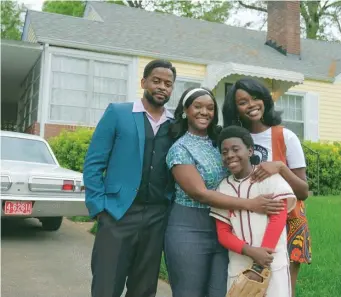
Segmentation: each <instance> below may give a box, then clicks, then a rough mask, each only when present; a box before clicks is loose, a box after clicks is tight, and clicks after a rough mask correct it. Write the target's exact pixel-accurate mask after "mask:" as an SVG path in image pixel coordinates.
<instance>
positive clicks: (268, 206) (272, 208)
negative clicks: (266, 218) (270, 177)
mask: <svg viewBox="0 0 341 297" xmlns="http://www.w3.org/2000/svg"><path fill="white" fill-rule="evenodd" d="M244 201H245V202H244V203H245V205H246V203H247V210H249V211H252V212H255V213H260V214H266V215H277V214H279V213H280V212H281V211H282V210H284V209H285V205H284V202H283V201H282V200H273V194H267V195H259V196H257V197H256V198H254V199H244Z"/></svg>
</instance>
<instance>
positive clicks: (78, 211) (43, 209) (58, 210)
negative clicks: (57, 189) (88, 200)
mask: <svg viewBox="0 0 341 297" xmlns="http://www.w3.org/2000/svg"><path fill="white" fill-rule="evenodd" d="M6 201H32V213H31V214H30V215H16V214H5V212H4V207H5V202H6ZM1 206H2V207H1V216H2V217H27V218H38V217H59V216H62V217H64V216H65V217H68V216H88V215H89V212H88V209H87V208H86V206H85V199H84V198H64V197H63V198H62V197H55V198H53V197H52V198H51V197H50V198H40V197H27V196H25V197H16V196H7V195H6V196H1Z"/></svg>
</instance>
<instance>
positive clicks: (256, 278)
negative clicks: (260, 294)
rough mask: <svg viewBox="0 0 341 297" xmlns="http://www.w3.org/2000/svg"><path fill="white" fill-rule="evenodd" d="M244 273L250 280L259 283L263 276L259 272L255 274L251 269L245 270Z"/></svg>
mask: <svg viewBox="0 0 341 297" xmlns="http://www.w3.org/2000/svg"><path fill="white" fill-rule="evenodd" d="M244 275H245V276H246V277H247V278H248V279H251V280H253V281H256V282H259V283H261V282H262V281H263V278H262V277H261V276H260V275H259V274H257V273H256V272H253V271H247V272H245V273H244Z"/></svg>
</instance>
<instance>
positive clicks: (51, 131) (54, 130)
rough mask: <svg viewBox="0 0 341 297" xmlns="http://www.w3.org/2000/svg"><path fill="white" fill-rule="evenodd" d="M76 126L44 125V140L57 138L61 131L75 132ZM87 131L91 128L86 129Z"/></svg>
mask: <svg viewBox="0 0 341 297" xmlns="http://www.w3.org/2000/svg"><path fill="white" fill-rule="evenodd" d="M76 128H77V126H75V125H58V124H45V133H44V134H45V135H44V138H45V139H49V138H50V137H54V136H58V135H59V134H60V132H62V130H68V131H75V130H76ZM88 128H89V129H93V128H92V127H88Z"/></svg>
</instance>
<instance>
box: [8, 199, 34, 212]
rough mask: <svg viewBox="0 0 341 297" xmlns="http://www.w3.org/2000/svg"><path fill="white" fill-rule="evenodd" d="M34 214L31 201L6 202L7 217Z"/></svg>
mask: <svg viewBox="0 0 341 297" xmlns="http://www.w3.org/2000/svg"><path fill="white" fill-rule="evenodd" d="M31 213H32V202H31V201H15V202H12V201H6V202H5V214H6V215H30V214H31Z"/></svg>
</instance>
